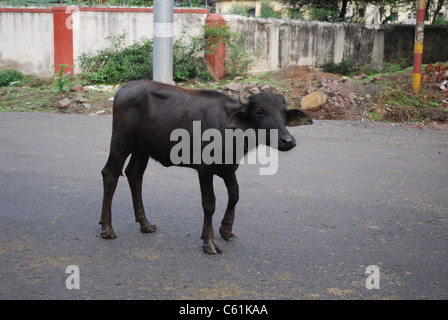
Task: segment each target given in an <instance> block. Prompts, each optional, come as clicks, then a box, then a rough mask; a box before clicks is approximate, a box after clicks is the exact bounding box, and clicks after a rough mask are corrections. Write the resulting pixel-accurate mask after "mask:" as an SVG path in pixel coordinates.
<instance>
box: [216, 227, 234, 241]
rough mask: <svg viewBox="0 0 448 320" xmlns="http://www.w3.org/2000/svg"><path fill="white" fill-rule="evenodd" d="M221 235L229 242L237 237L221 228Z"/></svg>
mask: <svg viewBox="0 0 448 320" xmlns="http://www.w3.org/2000/svg"><path fill="white" fill-rule="evenodd" d="M219 234H220V235H221V237H222V238H223V239H224V240H226V241H229V240H230V238H236V235H234V234H233V233H232V232H231V231H228V230H226V229H224V228H222V227H221V228H219Z"/></svg>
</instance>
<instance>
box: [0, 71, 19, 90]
mask: <svg viewBox="0 0 448 320" xmlns="http://www.w3.org/2000/svg"><path fill="white" fill-rule="evenodd" d="M23 78H24V76H23V74H22V73H20V72H19V71H17V70H12V69H6V70H3V71H0V87H5V86H9V85H10V84H11V82H14V81H22V80H23Z"/></svg>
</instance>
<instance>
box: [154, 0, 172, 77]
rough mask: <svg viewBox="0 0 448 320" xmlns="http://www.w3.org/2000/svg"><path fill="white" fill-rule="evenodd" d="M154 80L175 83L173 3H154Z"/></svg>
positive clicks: (162, 1)
mask: <svg viewBox="0 0 448 320" xmlns="http://www.w3.org/2000/svg"><path fill="white" fill-rule="evenodd" d="M153 79H154V80H156V81H160V82H164V83H168V84H172V83H173V1H172V0H155V1H154V57H153Z"/></svg>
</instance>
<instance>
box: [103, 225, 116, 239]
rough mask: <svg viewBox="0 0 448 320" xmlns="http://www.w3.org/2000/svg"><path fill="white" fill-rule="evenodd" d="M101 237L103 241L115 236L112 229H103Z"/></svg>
mask: <svg viewBox="0 0 448 320" xmlns="http://www.w3.org/2000/svg"><path fill="white" fill-rule="evenodd" d="M101 237H102V238H103V239H115V238H116V237H117V234H116V233H115V232H114V230H113V229H112V227H105V228H103V229H102V230H101Z"/></svg>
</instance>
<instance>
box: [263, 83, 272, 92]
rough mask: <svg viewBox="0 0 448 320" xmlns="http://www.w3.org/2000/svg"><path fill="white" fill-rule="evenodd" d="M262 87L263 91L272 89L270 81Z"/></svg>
mask: <svg viewBox="0 0 448 320" xmlns="http://www.w3.org/2000/svg"><path fill="white" fill-rule="evenodd" d="M260 89H261V91H270V90H271V85H270V84H269V83H265V84H264V85H263V86H262V87H261V88H260Z"/></svg>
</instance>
